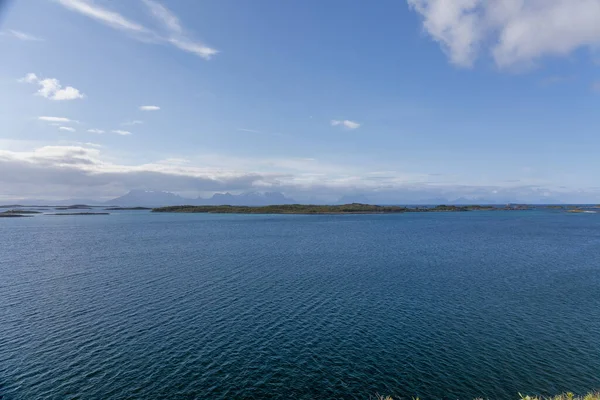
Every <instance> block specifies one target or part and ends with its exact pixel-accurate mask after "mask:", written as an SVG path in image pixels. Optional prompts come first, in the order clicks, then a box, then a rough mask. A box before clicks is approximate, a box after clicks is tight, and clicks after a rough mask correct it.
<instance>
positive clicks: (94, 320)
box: [0, 211, 600, 400]
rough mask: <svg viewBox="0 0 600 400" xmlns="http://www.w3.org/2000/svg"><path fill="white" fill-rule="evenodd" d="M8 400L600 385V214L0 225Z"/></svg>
mask: <svg viewBox="0 0 600 400" xmlns="http://www.w3.org/2000/svg"><path fill="white" fill-rule="evenodd" d="M0 243H1V246H0V396H3V399H4V400H9V399H10V400H12V399H69V398H81V399H137V398H139V399H159V398H161V399H162V398H165V399H166V398H173V399H195V398H197V399H251V398H286V399H368V398H369V396H374V395H375V394H377V393H380V394H389V395H394V396H397V397H410V396H417V395H418V396H421V397H424V398H447V399H456V398H461V399H472V398H474V397H487V398H492V399H508V398H516V397H517V396H518V392H521V393H541V394H549V393H557V392H562V391H565V390H571V391H576V392H585V391H587V390H590V389H594V388H600V214H578V215H576V214H566V213H561V212H550V211H523V212H520V211H515V212H500V211H499V212H468V213H432V214H404V215H355V216H349V215H320V216H301V215H269V216H267V215H202V214H153V213H149V212H117V213H113V214H111V215H109V216H63V217H55V216H49V215H39V216H35V217H33V218H10V219H9V218H5V219H3V220H0Z"/></svg>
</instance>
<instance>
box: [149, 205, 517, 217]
mask: <svg viewBox="0 0 600 400" xmlns="http://www.w3.org/2000/svg"><path fill="white" fill-rule="evenodd" d="M526 209H529V208H525V207H522V206H519V207H513V206H506V207H494V206H478V205H472V206H448V205H439V206H434V207H427V206H419V207H405V206H378V205H372V204H362V203H352V204H343V205H307V204H282V205H272V206H258V207H253V206H229V205H223V206H191V205H184V206H169V207H158V208H153V209H152V212H158V213H160V212H170V213H217V214H397V213H411V212H465V211H496V210H526Z"/></svg>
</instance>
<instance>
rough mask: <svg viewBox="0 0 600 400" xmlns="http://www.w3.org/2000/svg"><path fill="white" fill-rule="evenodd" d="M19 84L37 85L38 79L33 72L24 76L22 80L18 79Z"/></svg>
mask: <svg viewBox="0 0 600 400" xmlns="http://www.w3.org/2000/svg"><path fill="white" fill-rule="evenodd" d="M19 82H23V83H37V82H38V77H37V75H36V74H34V73H33V72H30V73H28V74H27V75H25V76H24V77H23V78H21V79H19Z"/></svg>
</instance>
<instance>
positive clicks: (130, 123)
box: [121, 119, 144, 126]
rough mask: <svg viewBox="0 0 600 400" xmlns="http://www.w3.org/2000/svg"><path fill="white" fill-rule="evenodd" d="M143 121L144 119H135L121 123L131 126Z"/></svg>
mask: <svg viewBox="0 0 600 400" xmlns="http://www.w3.org/2000/svg"><path fill="white" fill-rule="evenodd" d="M143 123H144V121H140V120H139V119H135V120H133V121H127V122H123V123H122V124H121V125H125V126H131V125H141V124H143Z"/></svg>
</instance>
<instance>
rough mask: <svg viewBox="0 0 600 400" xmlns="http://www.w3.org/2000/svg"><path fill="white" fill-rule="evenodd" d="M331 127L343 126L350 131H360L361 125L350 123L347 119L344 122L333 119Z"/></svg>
mask: <svg viewBox="0 0 600 400" xmlns="http://www.w3.org/2000/svg"><path fill="white" fill-rule="evenodd" d="M331 126H343V127H344V128H348V129H358V128H359V127H360V124H359V123H358V122H354V121H350V120H347V119H345V120H343V121H340V120H337V119H332V120H331Z"/></svg>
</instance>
